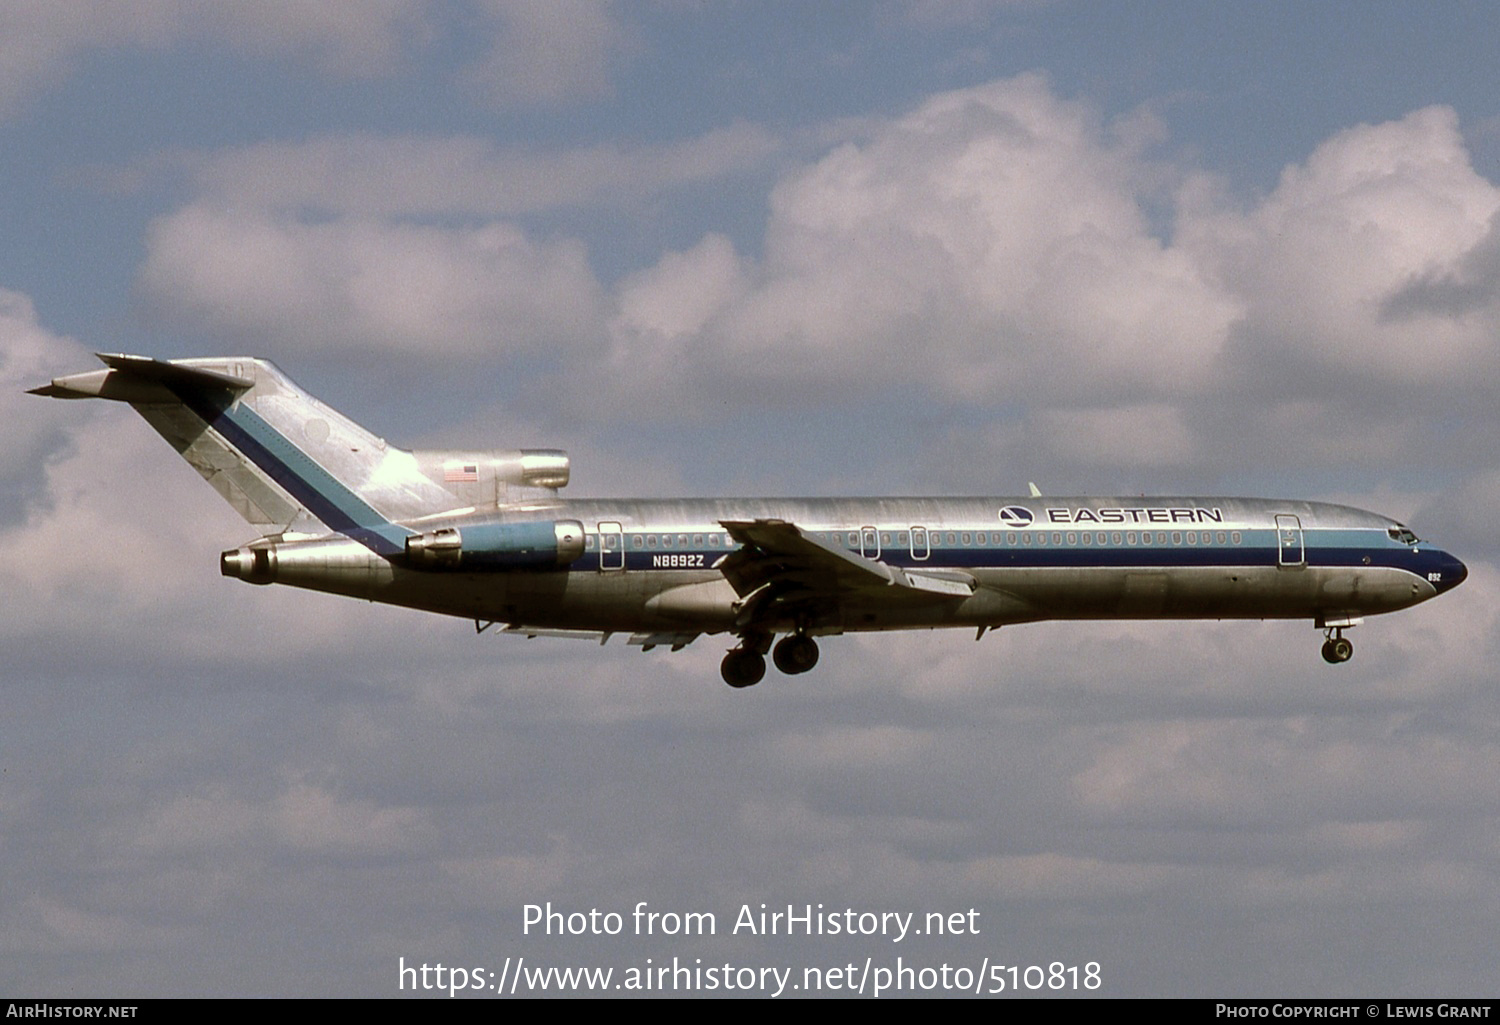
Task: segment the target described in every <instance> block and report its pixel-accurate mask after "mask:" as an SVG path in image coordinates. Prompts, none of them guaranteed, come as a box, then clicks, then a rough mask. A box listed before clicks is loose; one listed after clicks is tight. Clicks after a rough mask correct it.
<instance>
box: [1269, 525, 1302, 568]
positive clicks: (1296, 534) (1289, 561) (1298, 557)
mask: <svg viewBox="0 0 1500 1025" xmlns="http://www.w3.org/2000/svg"><path fill="white" fill-rule="evenodd" d="M1276 565H1278V566H1281V567H1283V568H1288V569H1289V568H1292V567H1301V566H1305V565H1307V552H1306V550H1305V549H1304V548H1303V540H1302V521H1301V520H1299V519H1297V517H1295V516H1293V515H1292V514H1291V513H1277V514H1276Z"/></svg>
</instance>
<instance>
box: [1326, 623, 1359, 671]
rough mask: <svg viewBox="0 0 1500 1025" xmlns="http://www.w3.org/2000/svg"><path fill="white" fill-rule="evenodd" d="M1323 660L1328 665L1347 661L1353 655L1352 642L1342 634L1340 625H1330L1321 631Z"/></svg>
mask: <svg viewBox="0 0 1500 1025" xmlns="http://www.w3.org/2000/svg"><path fill="white" fill-rule="evenodd" d="M1323 636H1324V637H1325V638H1327V639H1326V640H1324V641H1323V661H1324V662H1327V663H1329V664H1330V665H1338V664H1339V663H1340V662H1347V661H1349V660H1350V659H1351V658H1353V657H1354V642H1353V641H1351V640H1349V639H1348V638H1347V637H1345V636H1344V630H1343V628H1342V627H1338V626H1330V627H1328V628H1327V629H1325V630H1324V631H1323Z"/></svg>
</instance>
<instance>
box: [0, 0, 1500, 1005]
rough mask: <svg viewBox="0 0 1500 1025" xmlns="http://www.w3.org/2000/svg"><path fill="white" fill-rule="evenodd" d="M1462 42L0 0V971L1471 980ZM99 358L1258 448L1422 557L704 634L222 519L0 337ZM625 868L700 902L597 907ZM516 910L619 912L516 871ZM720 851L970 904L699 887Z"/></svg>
mask: <svg viewBox="0 0 1500 1025" xmlns="http://www.w3.org/2000/svg"><path fill="white" fill-rule="evenodd" d="M1418 10H1420V12H1421V14H1420V16H1415V15H1416V12H1417V11H1418ZM1497 34H1500V12H1497V11H1496V10H1495V8H1494V7H1493V5H1490V4H1483V3H1446V4H1442V5H1437V6H1432V5H1421V6H1420V7H1418V6H1417V5H1413V4H1409V3H1390V2H1378V0H1375V2H1359V3H1353V2H1337V0H1335V2H1327V3H1321V4H1315V5H1308V4H1294V3H1281V2H1265V3H1257V4H1223V3H1219V4H1203V3H1197V2H1170V0H1162V2H1141V3H1132V4H1095V3H1086V2H1082V0H1076V2H1073V0H1056V2H1047V0H1016V2H1009V3H1005V2H995V3H986V2H983V0H881V2H867V3H839V2H828V3H818V4H807V3H790V2H787V3H781V2H770V0H767V2H756V3H751V2H742V3H733V2H725V3H695V2H690V0H658V2H647V0H641V2H636V3H609V2H604V0H598V2H590V0H548V2H539V0H524V2H523V0H451V2H438V0H341V2H339V3H331V2H328V3H323V2H316V0H286V2H282V3H277V4H267V3H261V2H257V0H220V2H213V3H210V2H207V0H73V2H70V3H68V4H56V3H52V2H48V0H12V2H9V3H6V4H4V5H3V6H0V181H3V183H4V188H0V383H3V388H0V423H3V424H4V427H5V430H4V432H3V435H0V594H3V595H4V599H3V606H0V607H3V613H0V644H3V650H4V651H5V652H6V659H5V668H4V670H3V671H0V681H3V683H0V686H3V696H4V697H3V700H4V706H5V715H4V717H3V722H0V894H3V899H0V990H3V991H5V992H8V993H11V994H22V993H24V994H31V995H39V996H56V997H82V996H100V995H108V996H117V997H122V998H124V997H151V996H189V995H208V996H273V995H288V996H304V995H306V996H314V995H319V996H321V995H329V996H365V997H370V996H373V997H383V996H398V995H402V994H403V993H405V994H408V995H409V994H411V993H412V986H413V985H415V982H413V981H411V979H408V980H407V986H406V988H405V989H404V990H403V989H402V980H403V976H402V975H401V971H400V969H401V966H402V965H403V964H404V965H406V966H412V965H421V964H428V965H436V964H438V963H442V964H444V965H445V966H464V967H465V968H466V969H468V968H474V969H483V970H486V971H494V972H495V973H496V974H497V975H498V973H499V972H500V971H501V966H502V965H504V964H506V963H507V962H506V959H507V958H510V959H512V961H514V959H518V958H522V957H524V958H525V959H526V963H527V964H528V965H531V966H533V967H547V966H556V967H569V966H579V967H609V968H613V969H615V970H617V971H619V972H625V971H627V970H628V969H630V968H636V969H640V968H642V967H645V966H647V963H648V959H649V963H650V965H654V966H660V965H663V964H666V963H669V962H671V961H672V959H673V958H676V959H678V962H679V963H681V964H687V963H689V962H691V963H692V964H694V965H695V966H701V967H708V966H723V965H730V966H732V967H733V968H734V969H736V971H737V970H738V969H740V968H754V969H761V968H768V967H773V966H775V967H780V968H782V969H785V968H787V967H792V968H795V970H796V971H797V973H798V977H799V978H800V973H801V972H802V970H803V968H805V967H817V968H820V969H822V968H832V967H834V966H841V965H846V964H849V963H857V964H859V965H864V964H867V963H868V964H870V965H872V966H873V968H872V970H874V969H880V968H887V969H894V968H895V967H896V966H897V963H898V959H901V960H900V963H901V964H903V965H905V966H907V967H909V968H915V969H930V970H937V969H939V968H940V966H942V965H945V964H946V965H948V966H950V968H952V969H955V970H957V969H959V968H965V969H967V970H968V971H970V972H971V973H976V974H982V973H981V967H982V966H983V965H984V964H989V965H991V966H993V965H1007V966H1020V968H1021V969H1022V970H1023V971H1024V968H1025V967H1026V966H1030V965H1042V966H1048V965H1051V964H1052V963H1054V962H1058V963H1061V964H1062V965H1064V966H1079V971H1080V973H1082V971H1083V968H1082V966H1086V965H1087V964H1089V963H1096V964H1097V965H1098V966H1099V974H1098V976H1097V978H1098V980H1099V982H1100V986H1099V988H1098V989H1097V990H1094V991H1092V992H1097V993H1100V994H1103V995H1107V996H1199V997H1213V996H1224V995H1239V996H1245V995H1264V996H1287V995H1301V996H1340V995H1344V996H1347V995H1360V994H1365V995H1371V994H1383V995H1387V996H1429V997H1443V996H1485V995H1488V996H1493V995H1494V994H1495V986H1496V984H1495V980H1496V979H1497V978H1500V963H1497V962H1500V954H1497V950H1500V944H1497V943H1496V926H1495V923H1496V922H1500V839H1497V838H1500V784H1497V782H1496V781H1497V780H1500V740H1497V739H1496V738H1497V737H1500V729H1497V726H1500V701H1497V698H1496V693H1495V691H1496V688H1495V682H1496V677H1495V670H1494V666H1495V665H1496V664H1497V662H1500V612H1497V609H1500V582H1497V577H1496V567H1497V563H1500V543H1497V541H1496V537H1495V531H1494V529H1493V524H1494V514H1493V510H1494V509H1495V508H1496V506H1497V504H1500V448H1497V446H1496V445H1495V439H1496V438H1497V437H1500V402H1497V401H1496V399H1497V389H1500V345H1497V338H1500V334H1497V332H1500V217H1497V212H1500V88H1497V80H1496V73H1495V71H1494V70H1493V68H1494V62H1493V54H1492V49H1493V45H1492V44H1493V40H1494V39H1495V38H1496V36H1497ZM97 351H105V352H119V351H124V352H136V353H143V354H146V355H151V356H156V357H161V358H174V357H189V356H214V355H228V354H237V355H250V356H263V357H267V358H270V359H273V360H275V361H276V362H277V363H278V364H279V365H280V366H281V367H282V368H283V369H285V370H286V371H287V372H288V373H289V374H291V375H292V376H293V377H294V378H295V379H296V380H297V381H298V382H299V383H301V384H302V385H303V386H304V387H306V388H307V389H308V390H309V391H311V392H313V393H314V394H316V395H318V396H319V397H320V398H322V399H324V400H325V401H327V402H329V403H330V404H332V405H334V406H336V407H337V408H339V409H340V410H342V411H343V412H345V413H347V414H349V415H350V416H352V417H353V418H355V419H356V420H358V421H359V422H361V423H362V424H364V425H365V426H367V427H369V428H371V429H372V430H374V431H376V432H377V433H379V434H381V435H383V436H384V437H386V438H388V439H390V440H391V441H392V442H394V443H396V444H399V445H402V446H404V447H443V446H449V445H463V446H466V447H471V448H490V447H494V448H513V447H536V446H540V447H557V448H564V449H567V450H568V451H569V452H570V453H571V456H572V465H573V481H572V483H571V484H570V485H569V487H568V489H567V492H566V494H569V495H576V496H579V497H584V496H587V497H595V496H609V495H616V496H625V495H633V496H672V495H736V494H744V495H778V494H786V495H872V494H875V495H879V494H891V495H902V494H966V495H971V494H988V495H1015V494H1025V493H1026V485H1027V482H1029V481H1035V482H1036V483H1037V484H1038V486H1039V487H1040V488H1041V489H1042V490H1043V491H1044V492H1046V493H1049V494H1056V495H1066V494H1106V495H1108V494H1207V495H1214V494H1218V495H1229V494H1234V495H1265V496H1281V497H1290V498H1306V499H1316V500H1327V501H1335V502H1344V503H1348V504H1352V505H1356V506H1359V507H1361V508H1368V509H1374V510H1378V511H1380V512H1382V513H1385V514H1387V515H1391V516H1395V517H1397V518H1400V519H1402V520H1404V521H1405V522H1408V523H1409V524H1410V525H1411V526H1412V527H1413V529H1415V530H1416V532H1417V533H1418V534H1419V535H1421V536H1423V537H1430V538H1432V539H1433V540H1435V541H1437V542H1439V543H1441V544H1442V546H1443V547H1444V548H1446V549H1447V550H1449V551H1451V552H1453V553H1454V554H1456V555H1458V556H1459V557H1460V558H1462V559H1463V560H1464V561H1465V562H1466V563H1467V565H1468V566H1469V569H1470V576H1469V579H1468V581H1467V582H1466V583H1465V584H1464V586H1463V587H1462V588H1460V589H1459V590H1457V591H1455V592H1453V593H1451V594H1449V595H1447V596H1445V597H1444V598H1443V599H1442V600H1441V601H1438V602H1433V603H1430V604H1428V605H1424V606H1420V607H1418V608H1416V609H1413V610H1409V611H1407V612H1403V613H1398V614H1395V615H1392V616H1386V617H1378V618H1375V619H1372V620H1370V621H1369V622H1367V623H1366V624H1365V625H1364V626H1362V627H1360V628H1359V629H1357V630H1355V631H1353V632H1352V634H1351V637H1352V639H1353V640H1354V642H1355V645H1356V648H1357V653H1356V656H1355V658H1354V660H1353V661H1352V662H1350V663H1348V664H1347V665H1342V666H1335V667H1330V666H1328V665H1326V664H1325V663H1324V662H1323V661H1322V659H1321V658H1319V657H1318V646H1319V644H1320V642H1321V636H1320V634H1319V633H1318V632H1317V631H1316V630H1315V629H1313V627H1312V625H1311V624H1310V623H1306V622H1222V623H1221V622H1203V623H1198V622H1192V623H1133V622H1131V623H1085V624H1035V625H1027V626H1016V627H1007V628H1004V629H1001V630H999V631H998V632H996V633H992V634H990V635H987V636H986V637H984V638H983V640H981V641H980V642H978V643H976V642H975V641H974V639H973V636H972V634H971V633H968V632H966V631H953V632H923V633H913V634H892V635H871V636H853V635H851V636H845V637H839V638H830V639H828V640H827V641H826V642H825V643H824V644H823V645H822V648H823V658H822V662H821V664H820V665H819V666H818V668H817V669H816V670H815V671H814V672H812V673H810V674H808V675H806V676H800V677H796V678H785V677H780V676H778V675H775V674H772V675H771V676H770V677H769V678H768V679H767V680H766V682H765V683H764V684H762V685H761V686H758V687H755V688H751V689H749V690H746V691H743V692H737V691H731V690H730V689H729V688H727V687H725V686H724V685H723V684H722V683H721V682H720V680H719V676H718V662H719V659H720V658H721V656H722V653H723V651H724V649H725V648H726V647H727V646H728V644H727V643H726V642H725V641H724V640H723V639H722V638H703V639H700V640H699V641H698V642H697V643H695V644H693V645H692V646H690V647H689V648H687V649H686V650H684V651H682V652H679V653H675V654H674V653H670V652H667V651H664V650H661V649H658V650H655V651H652V652H650V653H644V654H643V653H641V652H640V651H639V650H637V649H634V648H628V647H626V646H625V645H623V644H621V643H619V641H618V639H616V641H615V642H612V643H610V644H609V645H606V646H604V647H602V648H601V647H599V646H597V645H593V644H588V643H582V642H576V641H568V640H562V639H535V640H523V639H519V638H511V637H497V636H494V635H493V634H491V633H487V634H484V635H481V636H476V635H475V632H474V628H473V626H472V624H470V623H468V622H466V621H462V620H448V619H443V618H439V617H435V616H429V615H424V614H421V613H417V612H411V611H405V610H399V609H392V608H386V607H380V606H373V605H365V604H361V603H358V602H354V601H351V600H348V599H341V598H334V597H329V596H322V595H316V594H310V593H303V592H298V591H295V590H291V589H283V588H257V587H251V586H247V585H245V584H243V583H241V582H238V581H231V580H228V579H225V578H222V577H221V576H220V575H219V573H218V569H217V565H216V558H217V554H218V552H220V551H221V550H223V549H226V548H231V547H235V546H237V545H240V544H243V543H245V542H247V541H249V540H251V539H252V535H253V531H251V529H250V528H249V527H247V526H246V525H245V524H244V523H243V521H241V520H240V519H239V518H238V517H237V516H236V515H235V514H234V512H233V511H232V510H231V509H230V508H229V507H228V506H227V505H226V504H224V503H223V502H221V501H220V500H219V499H218V498H217V496H216V495H214V493H213V492H212V491H211V490H210V489H208V488H206V487H204V486H203V485H202V483H201V482H200V481H199V480H198V478H197V476H196V475H195V474H194V473H193V471H192V470H191V469H190V468H189V467H187V466H186V465H185V464H184V463H182V462H181V461H179V460H178V459H177V457H176V456H175V455H174V454H173V453H172V452H171V451H170V449H169V448H168V447H167V446H166V445H164V444H162V442H161V441H160V439H159V438H157V437H156V435H155V434H154V433H153V432H152V431H151V430H150V429H149V428H148V427H147V426H146V425H145V424H144V423H143V422H141V421H140V420H139V419H138V418H136V417H135V416H134V415H133V413H132V412H131V411H130V410H129V409H128V408H126V407H123V406H118V405H114V404H106V403H71V402H55V401H43V400H41V399H38V398H36V397H34V396H28V395H25V394H23V392H24V390H25V389H26V388H30V387H35V386H37V385H39V384H42V383H45V382H46V381H47V380H48V379H50V378H51V377H53V376H59V375H62V374H67V373H72V372H76V371H82V370H87V369H90V368H92V367H94V366H96V365H97V364H96V363H95V362H94V360H93V358H92V356H91V355H90V354H91V353H92V352H97ZM641 902H645V904H646V906H647V908H648V909H650V910H657V911H661V912H676V913H678V914H686V913H690V912H691V913H697V914H700V915H701V914H705V913H712V914H713V915H715V917H716V930H715V933H714V934H713V935H694V936H680V935H679V936H665V935H660V934H653V935H649V936H644V935H636V934H635V929H634V928H633V919H632V917H631V912H632V910H633V909H634V908H635V907H636V906H637V905H638V904H640V903H641ZM549 903H550V905H551V906H552V908H553V909H554V910H557V911H559V912H562V913H565V914H569V913H572V912H580V913H582V914H584V915H587V913H588V912H589V911H590V910H597V911H598V912H599V913H600V914H601V915H603V914H606V913H609V912H614V913H617V914H619V915H621V916H622V921H623V931H622V933H621V935H616V936H610V935H594V934H591V933H590V932H589V931H588V930H587V929H585V930H584V933H583V934H581V935H573V934H571V933H567V934H563V935H558V934H556V933H555V932H554V934H553V935H547V934H546V933H547V930H546V929H545V928H544V927H541V926H535V925H533V926H529V927H528V926H527V924H526V908H527V907H528V906H537V907H542V908H545V907H546V906H547V905H548V904H549ZM762 904H764V905H766V906H767V908H768V909H770V910H778V909H781V910H784V909H785V908H786V907H787V906H788V905H791V906H793V907H794V908H796V909H798V910H799V912H800V911H801V910H802V909H805V908H806V907H807V906H808V905H812V906H814V908H816V906H817V905H819V904H821V905H823V908H824V910H825V911H828V912H832V911H835V910H836V911H838V912H840V913H842V912H843V911H844V910H846V909H852V910H853V911H855V912H857V913H861V914H863V913H866V912H869V913H875V914H879V913H884V912H893V913H896V914H907V913H910V914H915V915H916V916H917V920H918V921H921V920H923V918H924V916H926V915H927V914H930V913H934V914H940V915H944V916H947V915H953V914H960V913H962V914H961V916H960V917H963V918H964V921H965V922H967V923H969V926H970V927H966V929H965V931H963V932H962V933H960V934H950V935H943V936H937V935H922V936H909V937H907V938H906V939H904V940H900V941H899V942H898V941H896V940H895V939H893V938H892V937H891V936H889V935H880V934H876V935H855V936H844V935H840V936H831V935H815V936H786V935H774V936H767V935H759V934H756V933H751V932H749V931H747V930H745V929H743V928H741V929H738V930H735V929H734V928H733V926H734V924H735V920H736V918H737V917H738V914H739V912H740V910H741V908H743V907H747V906H748V907H749V908H751V909H752V910H754V911H758V910H759V909H760V906H761V905H762ZM970 912H973V916H972V917H966V916H969V913H970ZM578 921H582V919H580V920H578ZM403 959H404V960H403ZM730 977H733V978H739V976H738V975H737V974H736V975H733V976H730ZM1033 977H1035V976H1033ZM1079 977H1082V975H1081V974H1080V976H1079ZM413 978H414V977H413ZM915 978H918V981H919V982H920V978H921V977H915ZM1005 978H1009V976H1005ZM1022 988H1023V993H1022V994H1021V995H1026V994H1025V992H1024V986H1023V987H1022ZM771 989H773V990H774V986H773V987H771ZM417 992H418V993H419V994H420V995H431V991H425V990H418V991H417ZM716 992H719V993H722V992H724V991H723V990H722V989H721V990H719V991H716ZM752 992H766V991H765V990H761V989H754V990H752ZM1004 995H1007V996H1008V995H1010V990H1009V989H1008V990H1007V991H1006V993H1005V994H1004Z"/></svg>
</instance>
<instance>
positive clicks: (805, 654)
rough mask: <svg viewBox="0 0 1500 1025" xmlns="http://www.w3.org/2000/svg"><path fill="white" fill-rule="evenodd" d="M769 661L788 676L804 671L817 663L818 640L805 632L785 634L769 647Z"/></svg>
mask: <svg viewBox="0 0 1500 1025" xmlns="http://www.w3.org/2000/svg"><path fill="white" fill-rule="evenodd" d="M771 661H773V662H775V663H776V668H777V669H780V670H781V671H782V672H783V673H786V674H787V675H788V676H796V675H797V674H798V673H805V672H807V671H808V670H809V669H811V668H812V667H813V666H815V665H817V664H818V642H817V641H815V640H813V639H812V638H811V637H809V636H807V634H787V635H786V636H785V637H783V638H782V639H781V640H779V641H777V642H776V647H774V648H772V649H771Z"/></svg>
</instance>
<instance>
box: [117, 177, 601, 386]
mask: <svg viewBox="0 0 1500 1025" xmlns="http://www.w3.org/2000/svg"><path fill="white" fill-rule="evenodd" d="M147 250H148V256H147V260H146V264H145V266H144V267H143V269H142V272H141V284H142V287H143V288H144V289H145V291H146V292H147V293H148V294H149V295H150V296H151V297H152V298H153V300H154V301H155V302H157V303H158V304H160V306H161V307H162V309H163V310H164V311H166V312H170V313H171V314H173V315H175V316H176V317H178V318H180V319H182V320H185V321H186V322H187V323H189V324H192V325H194V326H196V327H198V328H200V329H204V330H209V331H213V332H215V333H217V334H219V335H221V336H224V337H227V338H235V339H240V338H245V339H251V338H253V339H257V340H259V341H260V342H262V343H269V344H272V345H275V346H278V347H281V348H284V349H290V350H292V351H296V350H298V349H300V348H304V347H312V348H319V349H333V350H344V351H360V350H363V351H382V350H383V351H387V352H404V353H407V354H410V355H422V356H432V357H442V356H454V355H457V356H461V357H463V358H465V359H468V360H471V361H472V360H479V359H486V358H490V357H496V356H512V357H514V356H518V355H525V354H535V353H539V352H542V353H545V352H546V351H548V350H549V349H551V348H553V347H556V348H558V349H560V350H564V351H569V352H577V351H580V350H582V351H587V350H588V347H589V346H590V344H591V343H592V342H593V339H594V338H595V336H596V332H597V328H596V325H597V324H599V323H600V322H601V316H600V313H599V304H600V302H601V298H600V295H599V286H598V284H597V283H596V281H595V279H594V276H593V273H592V271H591V270H590V268H589V264H588V256H587V253H586V252H585V251H584V249H583V247H582V246H581V245H580V244H578V243H576V242H573V241H570V240H566V239H564V240H559V241H541V242H536V241H532V240H531V239H530V238H528V237H527V236H526V235H525V234H524V233H523V232H521V231H520V230H519V229H517V228H514V227H512V226H510V225H508V224H504V223H498V222H497V223H493V224H487V225H482V226H479V227H472V228H469V227H457V228H448V227H437V226H424V225H413V224H403V223H392V222H386V221H379V220H363V219H347V220H339V221H329V222H321V223H319V222H309V221H306V220H302V219H298V218H296V217H293V216H290V215H282V214H276V213H274V212H268V211H264V210H255V209H244V208H216V207H212V206H208V205H195V206H191V207H187V208H185V209H183V210H179V211H177V212H176V213H174V214H171V215H168V216H167V217H164V218H162V219H159V220H158V221H157V222H155V223H154V224H153V225H152V228H151V231H150V235H149V238H148V240H147Z"/></svg>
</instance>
